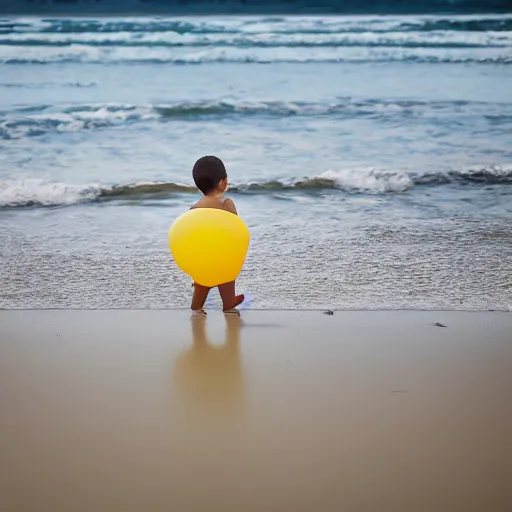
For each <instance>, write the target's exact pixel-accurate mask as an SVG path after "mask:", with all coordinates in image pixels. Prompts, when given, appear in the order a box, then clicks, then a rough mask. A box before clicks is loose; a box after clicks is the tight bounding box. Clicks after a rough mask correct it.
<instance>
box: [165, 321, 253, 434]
mask: <svg viewBox="0 0 512 512" xmlns="http://www.w3.org/2000/svg"><path fill="white" fill-rule="evenodd" d="M225 318H226V338H225V343H224V344H223V345H221V346H214V345H212V344H211V343H209V341H208V338H207V334H206V316H193V317H192V318H191V327H192V346H191V347H190V348H189V349H187V351H186V352H184V353H182V354H181V355H180V356H179V357H178V359H177V362H176V363H177V364H176V372H175V376H176V386H177V391H178V393H179V395H180V397H181V399H182V403H183V405H184V408H185V411H186V419H187V420H192V421H194V420H196V419H201V420H202V421H203V422H204V421H214V422H217V421H219V420H221V422H222V421H223V420H228V421H229V422H230V423H231V422H233V421H234V420H236V419H239V416H240V413H241V406H242V404H243V398H244V396H243V395H244V383H243V376H242V361H241V355H240V347H239V340H240V328H241V325H242V320H241V318H240V316H238V315H225ZM191 416H194V418H192V417H191ZM198 417H199V418H198ZM203 426H205V425H204V424H203Z"/></svg>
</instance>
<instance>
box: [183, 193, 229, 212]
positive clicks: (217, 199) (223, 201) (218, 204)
mask: <svg viewBox="0 0 512 512" xmlns="http://www.w3.org/2000/svg"><path fill="white" fill-rule="evenodd" d="M196 208H214V209H216V210H224V211H226V212H230V213H234V214H235V215H238V213H237V211H236V207H235V203H233V201H232V200H231V199H229V198H225V197H223V196H203V197H202V198H201V199H199V201H198V202H197V203H196V204H195V205H193V206H192V207H191V208H190V209H191V210H194V209H196Z"/></svg>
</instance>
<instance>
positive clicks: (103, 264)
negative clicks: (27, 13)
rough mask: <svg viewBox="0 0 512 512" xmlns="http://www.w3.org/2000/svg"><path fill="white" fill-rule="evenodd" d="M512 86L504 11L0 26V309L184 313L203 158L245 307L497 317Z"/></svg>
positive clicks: (508, 216) (507, 221)
mask: <svg viewBox="0 0 512 512" xmlns="http://www.w3.org/2000/svg"><path fill="white" fill-rule="evenodd" d="M511 84H512V15H508V14H496V15H492V14H478V15H450V14H446V15H407V16H405V15H400V16H397V15H393V16H383V15H365V16H341V15H332V16H327V15H318V16H310V15H303V16H286V15H275V16H274V15H273V16H269V15H253V16H180V17H175V18H170V17H149V16H141V17H131V18H128V17H109V18H107V17H97V18H94V17H90V16H89V17H80V18H78V17H76V18H70V17H59V18H42V17H5V18H1V19H0V263H1V264H0V308H7V309H11V308H181V307H188V306H189V301H190V297H191V281H190V278H188V277H187V276H184V275H183V274H182V273H181V272H180V271H179V270H178V269H177V267H176V265H175V264H174V262H173V260H172V257H171V255H170V253H169V248H168V242H167V232H168V229H169V227H170V225H171V224H172V222H173V221H174V219H175V218H176V217H177V216H178V215H179V214H181V213H182V212H184V211H186V210H187V209H188V207H189V206H190V205H191V204H192V203H193V202H195V201H196V200H197V197H198V196H197V193H196V191H195V189H194V187H193V182H192V178H191V169H192V166H193V164H194V162H195V160H196V159H197V158H199V157H200V156H203V155H209V154H214V155H217V156H219V157H220V158H222V159H223V160H224V161H225V164H226V167H227V169H228V174H229V180H230V188H231V190H230V194H231V197H232V198H233V199H234V201H235V203H236V205H237V208H238V210H239V212H240V215H241V216H242V218H243V219H244V221H245V222H246V224H247V225H248V227H249V229H250V232H251V237H252V238H251V245H250V250H249V254H248V258H247V261H246V264H245V266H244V269H243V271H242V273H241V275H240V279H239V283H238V289H239V291H240V292H245V293H246V294H247V295H248V296H249V299H250V300H249V301H248V303H247V307H250V308H256V309H258V308H259V309H267V308H268V309H274V308H279V309H281V308H299V309H316V308H329V309H426V310H435V309H460V310H470V311H477V310H501V311H510V310H512V85H511ZM218 304H219V300H218V298H217V297H216V295H215V294H213V295H212V297H211V301H210V302H209V306H211V307H217V306H218Z"/></svg>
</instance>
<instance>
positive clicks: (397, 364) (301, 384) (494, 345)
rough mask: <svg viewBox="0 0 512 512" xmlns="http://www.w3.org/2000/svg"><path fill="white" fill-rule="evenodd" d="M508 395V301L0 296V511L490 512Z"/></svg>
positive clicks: (496, 507)
mask: <svg viewBox="0 0 512 512" xmlns="http://www.w3.org/2000/svg"><path fill="white" fill-rule="evenodd" d="M436 324H438V325H436ZM441 325H442V326H445V327H442V326H441ZM511 403H512V315H511V314H507V313H463V312H437V311H430V312H413V311H409V312H401V311H394V312H378V311H375V312H364V311H360V312H358V311H355V312H335V314H334V315H332V316H328V315H324V314H322V312H320V311H316V312H315V311H310V312H292V311H288V312H277V311H276V312H264V311H260V312H257V311H248V312H244V314H243V316H242V318H241V319H240V318H237V317H227V318H225V317H224V316H223V315H222V314H220V313H217V312H210V313H209V315H208V317H207V318H206V319H204V318H196V319H194V320H191V319H190V315H189V313H188V312H187V311H127V310H118V311H0V407H1V410H2V421H1V424H0V434H1V435H0V460H1V472H0V489H1V491H0V509H1V510H2V511H5V512H18V511H19V512H21V511H23V512H30V511H38V512H45V511H52V512H58V511H76V512H82V511H84V512H86V511H87V512H89V511H100V510H108V511H114V510H123V511H149V510H151V511H160V510H162V511H164V510H165V511H169V510H172V511H176V512H178V511H189V510H190V511H195V510H205V509H206V508H207V509H209V510H225V511H230V510H234V511H246V510H248V511H252V510H254V511H263V510H271V511H280V510H283V511H312V510H317V511H324V510H325V511H334V510H345V511H356V512H366V511H368V512H370V511H377V510H378V511H394V512H402V511H404V512H405V511H412V512H430V511H436V512H444V511H446V512H458V511H461V512H462V511H464V512H471V511H475V512H477V511H478V512H480V511H489V512H501V511H503V512H505V511H506V510H511V508H510V506H511V504H512V501H511V500H510V498H511V496H510V488H511V487H510V483H511V479H510V475H511V474H512V473H511V456H510V454H511V452H510V446H511V444H510V441H511V432H512V420H511V405H510V404H511Z"/></svg>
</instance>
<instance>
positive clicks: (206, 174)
mask: <svg viewBox="0 0 512 512" xmlns="http://www.w3.org/2000/svg"><path fill="white" fill-rule="evenodd" d="M192 176H193V178H194V182H195V184H196V187H197V188H198V189H199V190H200V191H201V192H202V193H203V194H204V195H205V196H206V195H208V194H212V193H218V192H221V193H222V192H224V191H225V190H226V188H227V186H228V175H227V172H226V168H225V167H224V164H223V163H222V160H221V159H220V158H217V157H216V156H203V157H202V158H200V159H199V160H198V161H197V162H196V163H195V164H194V168H193V169H192Z"/></svg>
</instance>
